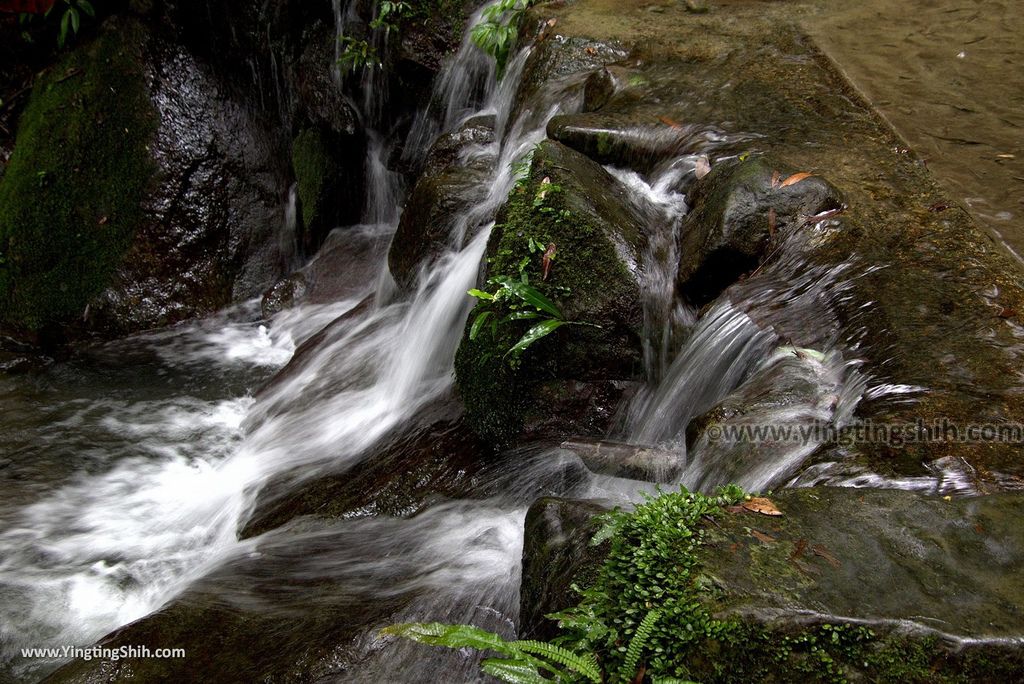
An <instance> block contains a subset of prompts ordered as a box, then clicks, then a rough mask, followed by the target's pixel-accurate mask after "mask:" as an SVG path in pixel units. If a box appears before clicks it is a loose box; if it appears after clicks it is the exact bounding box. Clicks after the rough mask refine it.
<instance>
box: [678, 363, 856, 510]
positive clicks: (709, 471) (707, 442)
mask: <svg viewBox="0 0 1024 684" xmlns="http://www.w3.org/2000/svg"><path fill="white" fill-rule="evenodd" d="M847 370H848V369H847V367H846V365H845V363H844V362H843V360H842V359H841V358H839V357H837V356H835V355H832V356H827V357H826V356H823V355H821V354H820V353H818V352H815V351H813V350H809V349H797V348H793V347H781V348H779V349H778V350H776V352H775V353H774V354H773V355H771V356H770V357H768V358H767V359H765V361H764V362H763V363H762V364H761V366H760V367H759V368H758V369H757V370H756V371H755V372H754V373H753V375H751V377H750V378H749V379H748V380H746V381H745V382H744V383H743V384H742V385H740V387H739V388H737V389H736V391H734V392H733V393H732V394H730V395H729V396H728V397H726V398H725V399H724V400H722V401H721V402H720V403H719V404H718V405H717V406H715V407H713V408H712V409H710V410H708V411H707V412H705V413H704V414H702V415H700V416H698V417H696V418H694V419H693V420H692V421H690V424H689V425H688V426H687V428H686V443H687V452H688V463H687V467H686V475H685V477H684V479H683V480H682V481H683V483H684V484H685V485H686V486H687V487H689V488H690V489H693V490H694V491H703V492H712V491H714V490H715V488H716V487H719V486H723V485H726V484H737V485H739V486H741V487H744V488H745V489H748V490H749V491H765V490H768V489H770V488H773V487H775V486H778V485H781V484H783V483H785V482H786V481H787V480H788V479H789V478H790V477H791V476H792V475H794V474H795V472H796V471H797V470H798V469H799V468H800V467H801V466H802V465H803V463H804V461H805V460H806V459H807V458H808V457H809V456H810V455H811V454H812V453H813V452H814V450H815V449H817V448H818V446H819V445H820V444H821V443H822V442H824V441H825V440H826V439H828V434H827V432H828V431H829V428H830V427H832V426H834V425H836V424H838V423H840V422H843V421H845V420H847V419H849V418H850V416H849V415H846V414H847V413H849V412H850V410H851V409H852V406H848V405H846V403H848V402H845V403H844V402H842V393H843V387H842V385H843V382H844V379H845V378H844V373H845V372H846V371H847ZM860 391H861V388H860V387H859V386H855V387H854V388H852V389H849V390H847V392H848V394H849V396H850V397H856V396H859V393H860ZM747 428H752V429H756V430H769V431H774V432H762V433H760V435H755V434H753V433H752V432H750V431H747Z"/></svg>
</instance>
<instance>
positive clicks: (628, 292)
mask: <svg viewBox="0 0 1024 684" xmlns="http://www.w3.org/2000/svg"><path fill="white" fill-rule="evenodd" d="M640 225H641V224H640V221H639V218H638V217H637V215H636V213H635V210H634V207H633V204H632V202H631V200H630V198H629V195H628V192H627V191H626V189H625V188H624V187H623V186H622V185H621V183H619V182H618V181H617V180H615V178H613V177H612V176H610V175H609V174H608V172H607V171H605V170H604V169H603V168H602V167H601V166H599V165H598V164H597V163H595V162H594V161H592V160H590V159H588V158H587V157H585V156H583V155H581V154H579V153H578V152H575V151H573V150H571V149H569V148H567V147H565V146H564V145H561V144H559V143H557V142H553V141H545V142H543V143H542V144H541V145H540V146H539V147H538V148H537V149H536V151H535V153H534V155H533V163H532V168H531V170H530V173H529V177H528V179H527V180H526V182H525V183H524V184H522V185H520V186H519V187H518V188H517V189H516V190H514V191H513V193H512V194H511V195H510V197H509V201H508V203H507V204H506V205H505V207H504V208H503V209H502V210H501V211H500V212H499V216H498V221H497V224H496V225H495V228H494V230H493V232H492V233H491V238H490V242H489V244H488V254H489V255H490V256H491V260H490V264H489V267H488V273H487V275H488V276H489V277H495V276H511V277H515V278H518V277H519V275H520V274H519V270H520V264H521V263H523V260H524V259H526V262H525V264H526V265H525V267H524V269H525V272H526V273H527V275H528V276H529V279H530V282H531V283H532V284H534V285H535V286H537V287H538V288H539V289H541V290H543V291H545V292H546V293H548V295H549V296H550V297H552V298H553V299H554V300H555V301H556V303H557V304H558V305H559V306H561V310H562V312H563V314H564V316H565V318H566V319H567V320H569V321H580V322H587V323H590V324H593V325H590V326H583V325H580V326H563V327H562V328H560V329H559V330H558V331H556V332H555V333H554V334H552V335H549V336H547V337H545V338H544V339H542V340H541V341H539V342H538V343H536V344H534V345H533V346H531V347H530V348H529V349H528V350H527V351H526V352H525V353H524V355H523V358H522V362H523V363H522V366H521V367H519V368H513V367H511V366H510V365H509V364H508V363H507V361H506V360H505V359H504V358H503V357H505V353H506V351H507V350H508V349H509V348H510V347H511V346H512V345H513V344H515V342H516V341H517V340H518V339H519V337H520V336H521V335H522V334H523V332H525V330H526V327H528V326H527V325H526V324H527V323H528V322H523V325H522V326H521V329H520V327H516V325H515V324H512V325H507V326H499V329H498V334H497V335H495V336H491V335H490V334H487V335H481V336H478V337H477V339H476V340H469V338H468V335H467V337H465V338H464V339H463V341H462V344H461V345H460V347H459V351H458V354H457V355H456V379H457V386H458V389H459V392H460V393H461V395H462V397H463V400H464V401H465V403H466V406H467V409H468V411H469V413H468V419H469V421H470V424H471V425H472V426H473V428H474V429H475V430H477V431H478V432H479V433H480V434H481V435H485V436H486V437H487V438H488V439H495V440H498V441H501V440H502V439H509V438H510V437H511V436H513V435H514V434H516V433H519V432H520V431H521V430H522V428H523V424H524V419H525V418H526V417H527V416H529V415H539V414H547V415H548V416H550V415H552V413H551V406H550V404H548V403H546V401H545V399H544V398H543V397H544V396H555V397H557V396H558V395H559V394H561V393H563V392H569V393H572V391H573V390H572V389H571V388H573V387H586V386H588V385H590V384H593V383H597V384H600V383H607V382H609V381H632V380H637V379H639V378H640V376H641V374H642V371H641V367H642V363H641V349H640V347H641V345H640V334H641V330H642V327H643V313H642V306H641V302H640V286H639V283H638V279H637V268H638V266H637V259H638V252H639V249H640V243H641V234H640V230H641V228H640ZM531 238H533V239H534V241H535V242H539V243H541V244H544V245H550V244H554V245H555V247H556V251H557V254H556V258H555V260H554V261H553V262H552V265H551V268H550V273H549V277H548V278H547V280H545V279H544V277H543V272H542V258H541V254H539V253H534V252H531V251H530V249H529V240H530V239H531ZM484 306H485V305H480V307H478V312H479V310H480V309H482V308H484ZM503 315H504V314H503V313H502V312H501V311H499V312H498V316H499V317H501V316H503ZM473 318H474V316H472V315H471V316H470V320H472V319H473ZM595 325H596V326H600V327H594V326H595ZM573 383H583V384H582V385H574V384H573ZM542 384H543V385H546V386H545V387H543V394H542V393H541V389H542V387H541V385H542ZM559 385H561V387H560V388H559ZM559 405H566V406H569V405H572V402H567V403H566V402H563V403H562V404H559ZM576 405H578V406H580V407H583V408H586V407H587V406H590V403H589V402H588V401H582V402H577V403H576ZM608 417H609V418H610V415H609V416H608ZM586 422H588V418H587V417H586V416H575V417H574V418H570V417H569V416H556V417H555V420H554V423H555V424H553V425H552V424H550V423H549V427H548V428H547V429H548V430H549V432H548V434H549V435H550V436H554V437H567V436H569V435H570V434H586V432H580V431H579V430H576V429H570V428H568V425H570V424H572V425H574V426H579V425H581V424H584V423H586ZM606 427H607V425H606Z"/></svg>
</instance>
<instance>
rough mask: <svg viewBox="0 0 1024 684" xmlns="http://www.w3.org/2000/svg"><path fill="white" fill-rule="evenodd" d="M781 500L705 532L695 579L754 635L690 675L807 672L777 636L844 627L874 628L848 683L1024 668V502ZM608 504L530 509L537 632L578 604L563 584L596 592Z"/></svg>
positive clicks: (837, 492) (529, 592)
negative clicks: (772, 510)
mask: <svg viewBox="0 0 1024 684" xmlns="http://www.w3.org/2000/svg"><path fill="white" fill-rule="evenodd" d="M772 501H773V503H774V504H775V506H776V507H777V508H778V509H779V510H781V511H782V515H781V516H766V515H760V514H757V513H752V512H750V511H747V510H745V509H742V508H738V507H737V508H736V509H734V510H733V512H725V513H723V514H722V515H720V516H718V517H717V518H716V520H715V522H714V523H710V522H709V523H707V524H705V525H704V527H703V530H704V534H705V539H706V541H705V544H704V545H703V546H702V547H700V548H699V549H698V551H697V558H698V563H699V564H700V578H701V579H700V580H699V581H700V583H701V585H702V586H705V587H708V589H709V590H708V591H707V592H705V593H703V594H702V596H703V598H702V599H701V600H702V601H704V603H705V607H706V608H707V609H708V610H709V611H710V612H711V613H712V614H713V615H714V616H715V619H717V620H733V619H735V620H738V621H739V622H740V623H741V624H742V625H744V626H745V629H746V630H747V631H746V634H747V637H746V638H744V639H741V640H736V641H719V642H713V643H712V642H708V643H704V644H698V645H696V646H693V647H692V648H693V649H694V650H693V651H691V652H694V653H695V654H696V656H695V657H694V658H692V659H691V660H690V661H689V662H690V665H691V667H692V670H691V673H690V674H691V676H694V677H696V678H699V679H700V680H701V681H729V680H728V679H722V678H721V674H720V673H719V674H715V672H716V671H715V668H716V666H720V665H721V663H730V670H729V671H730V673H733V674H735V673H737V672H747V673H749V672H782V671H784V670H783V669H781V668H782V667H783V666H785V667H794V668H796V667H799V662H800V661H799V660H793V659H798V658H801V657H803V656H801V654H800V653H799V648H797V647H794V648H793V650H792V653H791V654H790V659H789V660H784V661H780V660H779V653H778V644H779V643H780V641H782V640H783V639H787V638H788V639H791V640H795V642H791V643H799V640H800V639H801V638H803V637H804V636H807V635H810V634H814V633H816V632H815V630H820V629H822V628H823V627H824V629H825V630H826V632H825V636H826V638H831V637H830V634H831V633H832V631H836V632H837V633H838V634H839V636H838V637H836V638H840V639H841V638H844V635H846V634H852V633H853V632H854V631H855V630H862V629H864V628H868V629H870V630H871V631H870V634H869V633H866V632H861V636H860V638H859V640H858V641H855V642H852V644H856V645H855V646H854V645H851V647H850V648H849V649H848V650H846V651H842V650H841V651H839V653H840V655H839V657H838V658H837V659H836V661H835V662H836V666H837V667H839V668H841V671H842V672H843V673H844V676H845V677H848V678H849V679H851V680H852V679H855V678H861V677H867V678H869V679H871V680H872V681H875V680H877V681H889V680H890V679H903V680H907V681H960V680H961V678H963V679H967V680H969V681H1001V680H1003V679H1005V678H1006V677H1011V678H1012V677H1013V676H1014V675H1012V674H1011V673H1015V672H1019V671H1020V668H1021V667H1022V666H1024V649H1022V648H1021V645H1020V644H1021V631H1022V625H1024V621H1022V614H1021V608H1020V606H1021V605H1022V603H1024V595H1022V591H1024V590H1022V587H1021V584H1020V583H1019V582H1016V581H1015V568H1016V567H1017V565H1018V564H1019V563H1020V562H1021V561H1022V560H1024V532H1022V530H1024V526H1022V523H1024V497H1020V496H1018V495H1010V494H1005V495H996V496H988V497H978V498H966V499H956V500H952V501H950V500H945V499H943V498H940V497H930V496H923V495H921V494H917V493H914V492H906V491H897V490H871V489H847V488H811V489H794V490H784V491H781V492H777V493H776V494H774V495H773V496H772ZM599 511H600V509H599V507H595V506H594V504H593V503H592V502H563V501H559V500H551V499H544V500H541V501H538V502H537V503H536V504H535V505H534V506H533V507H532V508H531V510H530V513H529V514H528V516H527V523H526V526H527V527H526V529H527V534H526V538H525V545H524V554H523V556H524V562H523V587H524V592H523V604H522V608H521V612H522V615H523V625H524V630H527V631H526V633H527V634H531V635H538V636H539V637H541V638H547V637H549V636H551V635H552V631H551V622H550V621H544V620H543V619H541V618H540V616H541V615H543V614H544V613H549V612H553V611H557V610H561V609H564V608H566V607H570V606H571V605H574V604H575V603H577V602H578V598H577V597H574V596H572V595H571V594H570V593H567V591H566V589H565V588H566V587H568V586H569V585H570V584H571V583H572V582H576V583H578V584H581V585H583V586H586V584H587V583H588V582H589V581H590V580H589V578H592V577H593V576H594V574H595V573H596V572H597V569H598V567H599V566H600V564H601V563H602V559H603V556H602V555H601V554H593V551H592V550H591V549H590V547H589V546H587V540H588V539H589V538H590V537H591V535H592V534H593V532H594V529H595V523H594V521H593V519H592V518H591V517H590V516H592V515H593V514H594V513H596V512H599ZM585 554H592V555H589V556H588V555H585ZM549 587H551V588H558V589H557V590H554V591H551V592H548V591H547V589H548V588H549ZM893 587H899V590H898V591H893ZM817 638H821V637H817ZM708 649H711V650H708ZM858 649H860V650H858ZM852 653H856V654H857V656H856V657H851V655H850V654H852ZM706 654H710V655H708V656H707V657H704V656H705V655H706Z"/></svg>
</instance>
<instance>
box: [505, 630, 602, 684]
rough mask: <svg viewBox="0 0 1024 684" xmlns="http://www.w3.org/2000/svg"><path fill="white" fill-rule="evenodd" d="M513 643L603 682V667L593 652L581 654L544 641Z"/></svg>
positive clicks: (526, 650)
mask: <svg viewBox="0 0 1024 684" xmlns="http://www.w3.org/2000/svg"><path fill="white" fill-rule="evenodd" d="M512 645H513V646H516V647H517V648H519V650H521V651H525V652H526V653H532V654H534V655H538V656H541V657H542V658H545V659H547V661H549V662H553V663H557V664H558V665H561V666H563V667H566V668H568V669H570V670H572V671H574V672H578V673H579V674H581V675H583V676H584V677H586V678H587V679H588V680H590V681H591V682H593V683H594V684H601V668H600V667H599V666H598V664H597V658H595V657H594V654H592V653H588V654H587V655H585V656H581V655H577V654H576V653H573V652H572V651H570V650H569V649H567V648H563V647H562V646H556V645H555V644H549V643H547V642H544V641H532V640H527V641H514V642H512Z"/></svg>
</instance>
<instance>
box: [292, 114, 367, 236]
mask: <svg viewBox="0 0 1024 684" xmlns="http://www.w3.org/2000/svg"><path fill="white" fill-rule="evenodd" d="M350 153H351V152H350V151H348V150H345V148H344V146H343V144H342V142H341V141H340V140H339V139H337V138H336V136H334V135H332V134H331V133H330V132H329V131H326V130H323V129H319V128H313V127H311V128H306V129H304V130H302V131H301V132H300V133H299V134H298V135H297V136H296V138H295V140H294V141H293V142H292V170H293V171H294V173H295V184H296V190H297V192H298V200H299V202H298V208H299V214H300V217H301V219H302V224H301V225H302V227H301V230H300V231H299V233H300V236H301V237H300V238H299V243H300V245H301V247H302V248H303V251H304V252H305V253H307V254H309V253H312V252H315V251H316V248H317V247H319V246H320V244H321V243H322V242H323V241H324V238H325V237H326V236H327V234H328V233H329V232H331V231H332V230H333V229H334V228H336V227H337V226H339V225H342V222H343V221H344V222H346V223H353V222H354V220H353V219H354V218H355V217H354V216H353V215H352V214H353V212H352V203H351V202H348V203H341V202H339V201H338V200H339V198H341V197H347V195H348V194H349V193H348V188H347V184H348V181H349V180H350V178H351V175H350V174H348V173H346V169H345V165H344V163H343V162H342V159H344V158H346V157H347V156H348V154H350ZM356 206H358V204H357V205H356ZM343 215H344V218H343Z"/></svg>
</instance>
